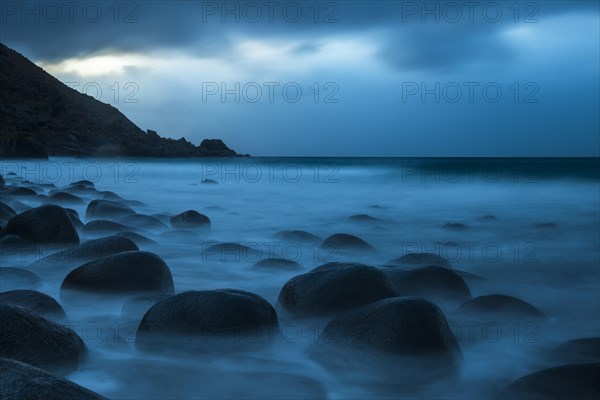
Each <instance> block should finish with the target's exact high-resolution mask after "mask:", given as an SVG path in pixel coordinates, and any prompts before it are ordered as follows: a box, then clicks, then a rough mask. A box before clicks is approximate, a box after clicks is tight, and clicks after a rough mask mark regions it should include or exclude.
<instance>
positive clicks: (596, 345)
mask: <svg viewBox="0 0 600 400" xmlns="http://www.w3.org/2000/svg"><path fill="white" fill-rule="evenodd" d="M551 354H552V357H553V358H554V359H555V360H557V361H559V362H560V363H561V364H584V363H599V362H600V337H592V338H581V339H573V340H569V341H566V342H564V343H562V344H561V345H560V346H558V347H557V348H555V349H554V350H553V351H552V353H551Z"/></svg>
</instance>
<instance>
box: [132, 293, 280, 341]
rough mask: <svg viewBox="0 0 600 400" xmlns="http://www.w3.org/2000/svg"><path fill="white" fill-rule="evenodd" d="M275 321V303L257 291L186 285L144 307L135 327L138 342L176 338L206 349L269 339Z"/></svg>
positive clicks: (173, 339) (174, 339)
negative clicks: (183, 289)
mask: <svg viewBox="0 0 600 400" xmlns="http://www.w3.org/2000/svg"><path fill="white" fill-rule="evenodd" d="M277 324H278V321H277V314H276V312H275V310H274V309H273V306H271V304H269V302H267V301H266V300H265V299H264V298H262V297H261V296H259V295H257V294H254V293H250V292H246V291H243V290H235V289H220V290H205V291H188V292H183V293H180V294H178V295H176V296H172V297H169V298H167V299H165V300H162V301H160V302H158V303H156V304H155V305H154V306H152V308H150V310H148V312H147V313H146V314H145V315H144V318H143V319H142V321H141V322H140V325H139V327H138V331H137V346H138V347H141V348H143V349H147V350H156V349H157V346H158V345H161V344H166V345H169V344H174V345H175V346H176V347H179V346H181V347H182V348H190V347H191V348H193V349H195V350H200V351H205V352H209V351H212V350H213V347H214V346H215V345H223V346H224V347H229V346H233V348H234V349H238V348H246V347H255V346H257V345H259V344H267V343H271V342H272V341H273V334H274V330H275V329H276V328H277ZM169 347H171V346H169ZM219 347H221V346H219Z"/></svg>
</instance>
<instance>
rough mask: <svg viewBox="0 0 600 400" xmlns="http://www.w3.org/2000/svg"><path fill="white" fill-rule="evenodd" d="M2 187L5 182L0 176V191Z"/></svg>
mask: <svg viewBox="0 0 600 400" xmlns="http://www.w3.org/2000/svg"><path fill="white" fill-rule="evenodd" d="M4 186H6V180H5V179H4V177H3V176H2V175H0V189H4Z"/></svg>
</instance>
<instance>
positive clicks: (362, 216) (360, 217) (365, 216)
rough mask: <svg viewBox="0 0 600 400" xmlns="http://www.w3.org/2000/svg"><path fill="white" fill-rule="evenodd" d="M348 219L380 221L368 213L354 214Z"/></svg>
mask: <svg viewBox="0 0 600 400" xmlns="http://www.w3.org/2000/svg"><path fill="white" fill-rule="evenodd" d="M348 219H349V220H350V221H358V222H375V221H379V218H375V217H371V216H370V215H368V214H357V215H352V216H351V217H349V218H348Z"/></svg>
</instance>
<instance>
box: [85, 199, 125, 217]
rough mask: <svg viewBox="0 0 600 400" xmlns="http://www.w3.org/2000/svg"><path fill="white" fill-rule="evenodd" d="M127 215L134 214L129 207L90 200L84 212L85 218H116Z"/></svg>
mask: <svg viewBox="0 0 600 400" xmlns="http://www.w3.org/2000/svg"><path fill="white" fill-rule="evenodd" d="M129 214H135V211H133V209H132V208H131V207H129V206H127V205H125V204H122V203H118V202H115V201H110V200H92V201H91V202H90V204H88V206H87V209H86V211H85V216H86V218H102V217H109V218H116V217H124V216H125V215H129Z"/></svg>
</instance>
